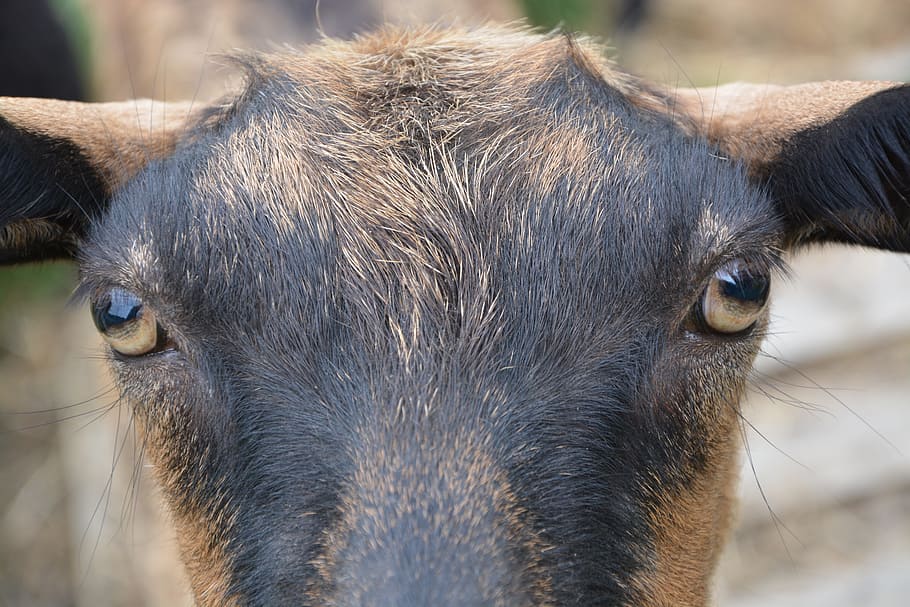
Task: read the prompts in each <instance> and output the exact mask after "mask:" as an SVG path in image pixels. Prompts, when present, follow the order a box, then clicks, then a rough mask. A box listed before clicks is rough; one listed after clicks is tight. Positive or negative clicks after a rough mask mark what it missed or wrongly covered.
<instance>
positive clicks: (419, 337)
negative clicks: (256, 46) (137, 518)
mask: <svg viewBox="0 0 910 607" xmlns="http://www.w3.org/2000/svg"><path fill="white" fill-rule="evenodd" d="M242 61H243V62H244V63H245V65H246V67H247V71H248V79H247V80H248V84H247V86H246V89H245V90H244V91H243V92H242V94H240V95H238V96H237V97H236V98H233V99H230V100H228V101H227V102H225V103H224V104H223V105H219V106H216V107H210V108H204V109H202V110H199V111H196V112H192V111H191V110H190V108H189V106H186V105H176V104H171V105H154V104H153V105H152V106H148V107H145V106H143V107H141V108H139V109H138V110H137V109H135V107H134V105H133V104H132V103H130V104H114V105H83V104H72V103H63V102H49V101H37V100H14V99H7V100H3V101H2V102H0V187H2V189H0V191H2V192H3V199H2V206H0V229H2V231H0V260H2V261H4V262H7V263H12V262H21V261H30V260H35V259H42V258H48V257H61V256H62V257H74V258H76V259H77V260H78V261H79V263H80V268H81V283H82V284H81V286H80V293H81V294H82V295H84V296H85V297H86V298H87V299H88V300H89V301H90V303H91V306H92V310H93V313H94V318H95V321H96V324H97V325H98V328H99V330H100V331H101V333H102V335H103V336H104V337H105V339H106V340H107V342H108V344H109V346H110V348H109V350H110V361H111V364H112V366H113V368H114V372H115V375H116V377H117V378H118V381H119V383H120V386H121V389H122V391H123V392H124V394H125V395H126V396H128V397H129V399H130V400H131V402H132V403H133V406H134V410H135V413H136V415H137V418H138V419H139V420H140V421H141V423H142V426H143V428H144V431H145V435H146V440H147V443H148V446H149V449H150V452H151V454H152V458H153V460H154V462H155V464H156V469H157V471H158V474H159V478H160V481H161V483H162V485H163V487H164V488H165V490H166V494H167V496H168V500H169V504H170V506H171V508H172V510H173V512H174V515H175V521H176V524H177V526H178V531H179V537H180V541H181V544H182V549H183V553H184V558H185V560H186V563H187V566H188V568H189V570H190V573H191V577H192V580H193V585H194V589H195V592H196V595H197V599H198V601H199V602H200V603H204V604H223V603H228V604H230V603H236V604H263V605H279V604H300V603H306V604H314V605H338V606H349V605H376V606H380V605H401V606H404V605H431V604H432V605H502V606H518V605H549V604H553V605H556V604H558V605H594V604H597V605H604V604H609V605H638V606H644V605H703V604H705V602H706V601H707V600H708V595H709V586H710V576H711V573H712V570H713V568H714V564H715V562H716V560H717V556H718V552H719V550H720V547H721V545H722V543H723V540H724V536H725V533H726V529H727V527H728V523H729V519H730V510H731V503H732V497H731V488H732V485H733V482H734V471H735V469H736V467H737V466H736V453H737V442H736V440H735V437H736V430H737V421H738V418H737V416H738V410H737V401H738V398H739V395H740V393H741V391H742V388H743V384H744V381H745V377H746V374H747V372H748V370H749V368H750V366H751V364H752V361H753V359H754V357H755V355H756V353H757V351H758V348H759V345H760V341H761V337H762V333H763V331H764V329H765V327H766V323H767V310H766V301H767V296H768V290H769V284H770V276H771V274H772V273H773V271H774V270H775V268H777V267H778V266H779V265H780V263H781V262H780V259H779V257H780V255H781V253H782V252H783V251H785V250H787V249H789V248H793V247H796V246H800V245H802V244H805V243H810V242H821V241H846V242H852V243H857V244H865V245H873V246H879V247H883V248H890V249H894V250H902V251H906V250H908V248H910V229H908V227H910V212H908V208H910V207H908V206H907V205H906V196H907V194H908V186H910V181H908V177H910V171H908V168H910V164H908V152H910V149H908V147H910V143H908V132H910V92H908V91H907V90H906V89H904V88H901V87H897V86H895V85H893V84H888V83H865V84H862V83H833V84H825V85H807V86H804V87H791V88H774V87H749V86H743V85H739V86H736V87H721V88H720V89H718V90H716V91H710V92H699V91H694V90H680V91H671V92H660V91H657V90H656V89H654V88H651V87H649V86H647V85H645V84H644V83H641V82H638V81H636V80H634V79H633V78H631V77H629V76H627V75H625V74H622V73H620V72H618V71H616V70H615V69H614V68H613V67H611V66H610V65H608V64H606V63H605V62H604V61H602V60H601V59H600V58H599V55H598V52H597V50H596V49H594V48H592V47H589V45H587V43H585V42H580V41H576V40H569V39H566V38H564V37H559V36H553V37H543V36H538V35H534V34H530V33H528V32H524V31H517V30H512V29H495V28H488V29H482V30H472V31H421V32H399V31H392V30H387V31H384V32H380V33H378V34H376V35H374V36H372V37H367V38H363V39H360V40H358V41H356V42H353V43H349V44H347V43H335V42H327V43H324V44H323V45H322V46H321V47H319V48H314V49H310V50H308V51H307V52H305V53H301V54H294V53H287V54H279V55H270V56H255V57H246V58H244V59H243V60H242ZM702 99H704V100H710V101H711V102H712V103H713V104H714V105H713V106H712V107H708V108H705V107H703V106H702V103H701V100H702ZM152 116H160V117H161V118H160V119H158V120H157V121H155V122H153V123H152V124H149V125H146V126H145V127H142V126H141V125H138V124H136V120H137V118H143V119H145V118H148V117H152Z"/></svg>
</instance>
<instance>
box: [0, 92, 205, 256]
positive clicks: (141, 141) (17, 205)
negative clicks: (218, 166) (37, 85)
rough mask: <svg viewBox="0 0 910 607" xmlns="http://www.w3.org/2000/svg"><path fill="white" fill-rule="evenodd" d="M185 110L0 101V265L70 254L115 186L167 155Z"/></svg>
mask: <svg viewBox="0 0 910 607" xmlns="http://www.w3.org/2000/svg"><path fill="white" fill-rule="evenodd" d="M189 112H190V104H188V103H161V102H154V101H149V100H140V101H127V102H122V103H79V102H71V101H57V100H50V99H28V98H12V97H5V98H0V264H9V263H16V262H24V261H35V260H41V259H52V258H61V257H72V256H73V255H74V254H75V251H76V248H77V246H78V242H79V240H80V239H81V238H82V237H83V236H84V234H85V232H86V230H87V229H88V226H89V224H90V223H91V222H92V221H93V220H95V219H97V218H98V217H99V216H100V215H101V213H103V212H104V210H105V209H106V208H107V204H108V202H109V200H110V198H111V196H112V194H113V193H114V192H115V191H116V190H117V188H119V187H120V186H122V185H123V184H124V183H125V182H126V181H127V180H128V179H130V178H131V177H133V176H134V175H135V174H136V173H138V172H139V171H140V170H141V169H142V167H144V166H145V165H146V164H147V163H148V162H150V161H151V160H153V159H155V158H160V157H162V156H166V155H168V154H170V153H171V152H172V151H173V150H174V148H175V146H176V144H177V140H178V139H179V137H180V134H181V133H182V132H183V131H184V127H185V126H186V124H187V121H188V117H189Z"/></svg>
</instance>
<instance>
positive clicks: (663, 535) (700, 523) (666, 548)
mask: <svg viewBox="0 0 910 607" xmlns="http://www.w3.org/2000/svg"><path fill="white" fill-rule="evenodd" d="M728 417H731V419H727V420H725V421H724V423H723V426H725V427H722V428H719V430H720V432H721V433H722V434H719V436H724V437H725V438H724V439H723V440H720V441H718V443H717V447H716V448H715V449H714V450H713V451H712V452H711V454H710V456H709V458H708V461H707V462H706V463H705V467H704V470H705V472H704V473H703V474H702V475H700V476H698V477H696V478H694V479H693V480H692V481H691V482H690V484H689V486H688V487H686V488H685V489H683V490H679V491H675V492H666V493H661V492H660V488H654V489H655V491H656V493H657V494H656V496H655V497H656V505H655V507H654V508H653V509H652V510H651V512H650V514H649V519H650V523H651V529H652V532H653V534H654V554H653V561H652V564H651V566H650V567H648V568H646V569H645V570H644V571H643V572H642V573H641V574H639V575H638V576H637V577H636V578H635V579H634V580H633V585H634V586H635V587H636V589H637V590H638V592H639V596H640V597H641V599H640V601H639V602H637V603H636V607H671V606H672V607H703V606H704V605H707V604H709V603H710V598H711V587H712V585H711V580H712V576H713V573H714V569H715V568H716V566H717V561H718V559H719V557H720V554H721V551H722V549H723V546H724V544H725V542H726V538H727V535H728V532H729V529H730V526H731V522H732V519H733V513H734V509H735V504H736V498H735V491H736V480H737V471H738V453H739V449H738V442H737V441H736V440H735V434H734V432H733V428H735V421H734V420H733V419H732V416H728Z"/></svg>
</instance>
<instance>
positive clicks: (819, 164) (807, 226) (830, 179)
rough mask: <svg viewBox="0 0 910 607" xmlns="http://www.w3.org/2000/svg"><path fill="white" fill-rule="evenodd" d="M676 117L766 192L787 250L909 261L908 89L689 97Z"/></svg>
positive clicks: (848, 86) (827, 88)
mask: <svg viewBox="0 0 910 607" xmlns="http://www.w3.org/2000/svg"><path fill="white" fill-rule="evenodd" d="M674 111H676V112H677V113H682V114H683V115H685V116H686V117H687V118H689V119H691V120H692V121H693V122H692V124H694V128H695V129H696V130H697V131H698V134H699V135H701V136H704V137H706V138H707V139H708V140H709V141H710V142H711V143H713V144H714V145H716V146H717V147H718V148H719V149H720V150H721V152H722V153H723V154H724V155H726V156H729V157H732V158H737V159H740V160H742V161H743V162H745V163H746V165H747V167H748V170H749V173H750V175H751V176H752V178H753V179H754V180H755V181H756V182H757V183H760V184H761V185H763V186H766V187H767V188H768V189H769V192H770V194H771V196H772V200H773V201H774V203H775V205H776V208H777V210H778V212H779V213H780V215H781V218H782V219H783V221H784V225H785V228H786V233H785V234H784V243H783V244H784V245H785V246H788V247H794V246H798V245H801V244H806V243H812V242H845V243H852V244H861V245H866V246H872V247H878V248H883V249H890V250H895V251H903V252H907V251H910V87H908V86H907V85H903V84H899V83H894V82H820V83H811V84H803V85H796V86H787V87H783V86H768V85H765V86H761V85H750V84H731V85H725V86H720V87H717V88H710V89H683V90H680V91H677V93H676V96H675V107H674Z"/></svg>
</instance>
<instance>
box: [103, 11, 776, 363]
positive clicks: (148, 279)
mask: <svg viewBox="0 0 910 607" xmlns="http://www.w3.org/2000/svg"><path fill="white" fill-rule="evenodd" d="M243 61H244V62H245V65H246V66H247V71H248V86H247V88H246V90H245V91H244V93H243V94H241V95H240V96H239V97H238V98H237V99H236V100H235V101H234V102H233V103H232V104H231V105H230V106H228V107H227V108H225V109H223V110H221V111H218V112H215V113H214V114H213V115H212V117H210V119H209V120H207V121H205V122H204V123H203V125H202V126H201V127H200V131H199V135H198V137H197V138H196V139H195V140H194V142H193V143H192V144H189V145H187V146H185V147H184V148H183V149H182V150H181V151H180V152H179V153H178V154H176V155H175V156H174V157H173V158H171V159H169V160H167V161H165V162H163V163H161V164H159V165H155V166H153V167H151V169H150V170H149V171H147V172H146V174H145V175H143V176H142V177H141V178H140V179H139V180H138V181H137V182H136V183H134V184H133V185H132V187H131V188H128V189H127V191H126V192H125V194H124V195H123V196H122V197H121V199H120V201H119V204H115V205H114V206H113V209H112V212H111V216H112V218H111V219H109V220H108V221H107V222H106V224H108V225H109V226H111V227H115V228H116V230H117V231H118V232H119V242H113V243H110V244H108V245H105V247H104V248H106V249H107V250H108V251H113V252H114V253H113V255H120V256H123V255H124V252H125V250H126V251H128V253H126V254H125V256H126V257H127V258H128V259H131V262H130V264H131V266H132V267H131V269H130V272H129V273H130V276H131V280H132V281H134V282H136V283H137V287H139V288H141V289H142V290H143V291H144V292H147V291H148V290H152V291H154V290H156V285H157V286H159V287H160V288H161V289H163V290H170V291H172V292H173V291H174V290H175V289H180V288H181V287H182V288H185V289H188V290H189V291H191V292H190V293H189V295H190V296H189V297H188V296H185V295H180V298H181V299H184V300H187V299H189V300H192V301H194V303H195V304H196V305H197V306H198V305H203V304H204V303H205V302H206V301H209V302H212V303H213V304H214V305H215V306H216V307H217V304H218V302H220V301H223V300H224V298H225V297H229V298H230V299H231V300H232V301H242V302H248V303H249V305H250V306H252V308H251V309H249V310H246V312H247V314H241V315H240V316H239V318H238V320H237V322H238V324H239V326H241V327H250V326H257V325H256V323H251V322H250V315H256V314H261V310H259V308H260V307H261V306H260V304H255V305H254V302H257V301H259V300H260V299H262V298H266V299H272V300H277V301H285V302H286V301H295V302H298V301H308V302H315V303H311V304H306V305H307V307H308V308H309V306H311V305H312V306H315V307H314V311H315V310H323V311H325V310H329V309H331V308H333V307H334V306H335V305H336V304H337V303H338V301H339V300H342V299H343V300H344V301H346V302H347V305H348V306H353V307H356V308H357V312H356V313H351V314H352V316H355V317H357V319H358V322H363V323H364V324H365V325H366V326H369V325H373V326H375V325H376V324H377V320H378V321H379V324H380V325H382V326H388V325H392V330H393V332H394V333H398V334H400V335H399V339H400V340H402V341H405V342H408V343H410V344H411V345H414V344H413V342H414V341H417V342H420V341H421V340H422V339H423V337H425V332H426V331H429V332H430V334H437V333H438V330H439V327H438V326H437V325H438V323H440V322H442V323H448V322H449V320H451V318H452V315H453V314H454V315H455V316H457V317H459V319H460V320H459V322H460V323H466V324H468V325H470V324H471V322H476V323H479V324H483V323H484V322H485V320H484V318H485V315H487V314H489V313H490V308H492V307H493V302H496V306H497V307H498V308H500V313H502V308H503V306H505V313H507V314H508V308H509V307H510V304H514V307H515V311H514V313H515V314H517V315H518V316H519V317H520V318H518V319H516V320H521V321H522V322H524V323H527V322H533V321H534V320H535V317H533V316H532V317H531V318H530V319H529V318H528V317H527V316H526V313H525V311H524V309H526V308H528V304H529V302H528V300H527V295H528V293H530V294H531V296H532V297H531V301H530V304H532V305H533V306H535V307H536V308H537V309H540V310H541V311H540V318H536V320H538V321H539V322H541V323H543V325H550V326H553V325H554V323H555V325H559V324H560V321H559V319H558V318H554V317H552V315H553V314H556V315H557V316H558V314H559V313H560V312H559V311H558V310H556V311H549V310H544V309H543V308H545V307H547V306H549V305H551V303H552V301H554V300H555V299H558V297H559V294H562V295H563V296H565V297H568V298H570V299H571V300H572V302H573V307H572V311H571V313H572V314H576V315H581V316H584V315H585V313H586V312H587V313H588V314H590V315H591V316H592V318H593V317H597V316H601V315H602V314H603V311H604V310H605V309H610V308H613V309H616V308H617V306H616V305H615V304H616V303H618V301H619V300H620V299H622V298H625V299H624V301H623V305H622V306H620V308H619V309H620V310H623V309H635V302H636V301H637V300H639V299H641V300H643V301H648V302H651V304H653V301H654V297H653V294H652V293H651V290H652V289H651V286H650V285H653V284H659V285H661V289H662V291H663V292H666V293H670V292H676V293H678V292H679V288H680V287H682V288H683V289H685V288H687V283H686V281H687V280H690V279H691V280H694V281H695V282H698V281H699V280H701V279H702V278H703V275H704V273H705V272H709V271H710V270H711V268H710V267H708V268H703V267H701V266H702V265H704V264H708V265H710V264H711V263H713V262H714V261H716V259H717V258H720V257H723V256H724V255H733V254H738V253H741V251H730V250H728V247H730V246H732V243H736V246H737V247H740V248H745V249H746V250H747V252H748V251H751V250H761V249H763V247H765V246H766V245H767V244H768V243H769V241H770V239H771V234H770V232H769V223H768V221H767V218H766V215H767V211H766V209H765V207H764V206H763V205H762V204H760V203H757V201H758V200H759V196H758V195H757V194H756V193H755V192H754V191H752V189H750V188H749V187H748V186H747V185H746V181H745V179H744V177H743V175H742V171H740V170H739V167H736V166H734V165H732V164H731V163H728V162H725V161H723V160H722V159H718V158H717V157H716V156H714V155H712V154H711V153H710V150H709V149H708V147H707V146H706V145H704V144H703V143H701V142H698V141H695V140H692V139H689V138H687V137H686V136H684V135H683V134H682V132H681V131H679V130H678V129H677V128H676V127H675V126H674V124H673V123H672V122H671V120H670V118H668V117H667V115H666V114H662V113H660V112H658V111H656V108H658V107H660V106H661V105H662V104H663V102H662V101H661V99H660V98H659V97H658V96H657V95H655V94H653V93H651V92H648V91H646V90H644V89H643V88H641V87H640V86H639V85H638V84H637V83H636V82H635V81H634V79H632V78H630V77H628V76H626V75H624V74H622V73H620V72H617V71H615V70H614V69H613V68H612V67H610V65H608V63H607V62H606V61H605V60H604V59H602V58H601V57H600V56H599V55H597V54H596V51H595V50H594V49H593V48H590V47H589V45H588V43H586V42H585V41H578V40H572V39H569V38H567V37H564V36H540V35H533V34H530V33H528V32H526V31H522V30H515V29H481V30H476V31H462V32H455V33H453V32H451V31H445V32H443V31H436V30H425V31H419V32H416V33H415V32H409V33H403V32H400V31H397V30H386V31H383V32H380V33H379V34H376V35H374V36H370V37H366V38H361V39H357V40H355V41H353V42H346V43H343V42H326V43H325V44H323V45H322V46H318V47H315V48H312V49H308V50H307V51H306V52H304V53H300V52H296V51H288V52H284V53H278V54H272V55H254V56H247V57H245V58H244V59H243ZM124 215H125V217H124ZM137 222H138V225H137ZM99 234H100V236H99V238H113V239H114V241H117V240H118V235H116V234H114V235H111V234H107V235H105V230H104V229H102V230H99ZM150 235H153V237H151V236H150ZM124 240H125V241H126V242H123V241H124ZM165 257H168V258H169V259H170V263H168V264H167V266H168V267H167V268H161V267H159V266H160V264H155V263H153V262H152V260H154V259H163V258H165ZM264 260H267V263H263V261H264ZM706 260H707V261H706ZM118 266H121V267H122V266H123V263H122V262H121V263H118ZM692 274H694V276H691V275H692ZM681 277H682V278H681ZM569 280H571V284H570V283H568V282H566V281H569ZM639 281H646V282H647V283H649V284H646V285H645V286H646V287H648V288H644V289H643V288H641V285H640V284H638V283H639ZM494 285H495V286H494ZM329 286H330V287H329ZM327 287H329V288H328V289H327ZM671 287H673V288H671ZM257 289H258V290H257ZM327 291H331V293H332V294H333V295H332V296H333V297H335V299H333V300H332V301H329V300H328V299H327V298H328V297H329V294H328V293H327ZM466 301H467V302H471V305H465V302H466ZM547 302H550V303H547ZM687 303H688V302H682V304H681V305H683V306H685V305H687ZM651 304H649V305H651ZM272 305H277V304H274V301H273V303H272ZM301 305H302V304H301ZM253 308H256V309H253ZM351 309H352V308H351V307H349V308H348V312H350V311H351ZM314 313H315V312H314ZM472 318H473V320H472ZM576 324H577V323H576ZM538 328H542V327H538ZM532 332H533V331H532Z"/></svg>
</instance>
